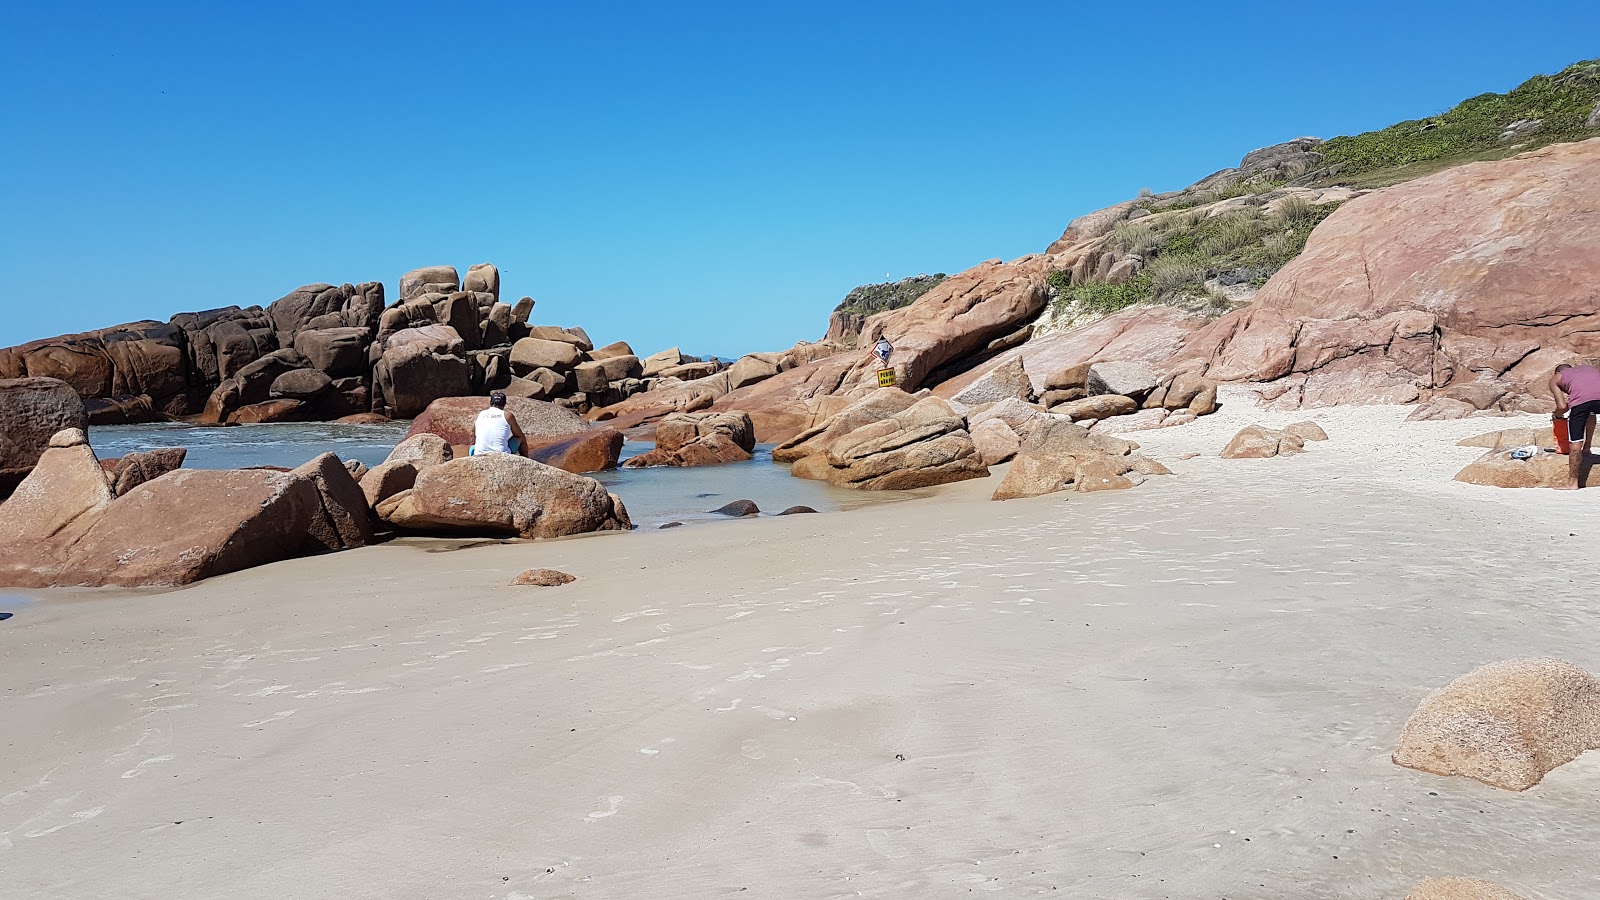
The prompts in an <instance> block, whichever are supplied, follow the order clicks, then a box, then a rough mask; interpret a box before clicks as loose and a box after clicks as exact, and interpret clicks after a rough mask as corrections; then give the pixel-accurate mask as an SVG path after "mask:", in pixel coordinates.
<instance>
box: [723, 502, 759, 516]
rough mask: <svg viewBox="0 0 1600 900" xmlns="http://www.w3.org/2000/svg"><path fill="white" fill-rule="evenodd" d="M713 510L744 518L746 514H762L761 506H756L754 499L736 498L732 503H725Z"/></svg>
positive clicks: (725, 514)
mask: <svg viewBox="0 0 1600 900" xmlns="http://www.w3.org/2000/svg"><path fill="white" fill-rule="evenodd" d="M711 511H712V512H713V513H716V514H717V515H719V516H731V517H733V518H736V519H738V518H743V517H744V516H759V515H761V507H759V506H756V504H755V501H753V500H735V501H733V502H732V503H725V504H723V505H722V506H719V507H717V508H716V509H713V510H711Z"/></svg>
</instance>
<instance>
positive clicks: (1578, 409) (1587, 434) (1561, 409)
mask: <svg viewBox="0 0 1600 900" xmlns="http://www.w3.org/2000/svg"><path fill="white" fill-rule="evenodd" d="M1550 393H1551V394H1554V395H1555V398H1556V417H1557V418H1559V417H1560V416H1561V415H1562V414H1565V415H1566V417H1567V438H1568V439H1569V440H1571V441H1572V451H1571V452H1570V453H1568V454H1567V470H1568V472H1569V473H1570V474H1571V480H1569V481H1568V482H1567V484H1566V486H1565V487H1564V488H1562V490H1567V491H1575V490H1577V489H1578V485H1579V484H1580V483H1581V482H1580V480H1579V476H1580V475H1581V474H1582V473H1583V469H1584V467H1585V465H1586V464H1587V462H1588V457H1589V454H1590V452H1592V451H1593V450H1594V427H1595V421H1596V420H1600V368H1596V367H1594V366H1586V365H1578V364H1576V363H1562V364H1561V365H1559V366H1556V371H1555V374H1553V375H1551V376H1550Z"/></svg>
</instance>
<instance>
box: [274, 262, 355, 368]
mask: <svg viewBox="0 0 1600 900" xmlns="http://www.w3.org/2000/svg"><path fill="white" fill-rule="evenodd" d="M383 303H384V301H383V283H382V282H377V281H369V282H366V283H364V284H359V285H352V284H344V285H332V284H308V285H305V286H304V287H300V288H296V289H295V290H293V291H290V292H289V293H288V294H285V295H284V296H283V297H280V298H279V299H278V300H276V301H274V302H273V303H272V305H270V306H268V307H267V317H268V318H269V319H271V320H272V327H273V329H274V330H275V331H276V332H277V335H278V346H279V347H295V348H297V349H300V350H301V351H302V352H304V348H302V347H300V341H301V336H302V335H303V334H305V333H309V332H317V331H322V330H326V329H344V328H355V329H359V330H360V331H361V332H363V333H364V334H365V336H366V340H368V341H370V340H371V339H372V336H373V334H374V333H375V332H376V330H377V327H378V318H379V316H380V315H382V313H383ZM308 355H309V354H308ZM324 371H327V370H324ZM328 374H330V375H332V374H334V373H333V372H331V371H329V372H328ZM341 374H353V373H348V372H347V373H341Z"/></svg>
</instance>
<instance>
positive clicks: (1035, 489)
mask: <svg viewBox="0 0 1600 900" xmlns="http://www.w3.org/2000/svg"><path fill="white" fill-rule="evenodd" d="M1137 446H1138V445H1137V444H1135V443H1133V442H1132V441H1126V440H1123V439H1122V438H1118V437H1112V436H1111V435H1106V434H1094V433H1091V432H1090V431H1089V430H1088V429H1087V428H1084V427H1083V426H1082V425H1076V424H1073V423H1071V422H1060V421H1057V422H1050V423H1045V424H1041V425H1040V426H1039V427H1037V428H1035V429H1034V431H1033V432H1032V433H1031V434H1030V435H1029V436H1028V437H1027V438H1026V439H1025V440H1023V442H1022V446H1021V448H1020V449H1019V450H1018V451H1017V456H1016V458H1015V459H1013V460H1012V461H1011V468H1010V469H1008V470H1007V471H1006V477H1005V478H1003V479H1001V481H1000V485H999V486H998V487H996V488H995V491H994V494H993V495H992V499H995V500H1015V499H1018V498H1022V497H1038V496H1041V495H1043V494H1052V493H1055V492H1057V491H1064V490H1074V491H1079V492H1089V491H1103V490H1124V489H1127V488H1131V487H1134V486H1135V485H1137V484H1139V483H1141V482H1142V481H1143V480H1144V476H1145V474H1165V473H1166V467H1165V466H1162V465H1161V464H1160V463H1156V462H1155V461H1154V460H1147V459H1145V458H1144V457H1141V456H1139V455H1137V454H1135V453H1134V452H1133V451H1134V449H1135V448H1136V447H1137Z"/></svg>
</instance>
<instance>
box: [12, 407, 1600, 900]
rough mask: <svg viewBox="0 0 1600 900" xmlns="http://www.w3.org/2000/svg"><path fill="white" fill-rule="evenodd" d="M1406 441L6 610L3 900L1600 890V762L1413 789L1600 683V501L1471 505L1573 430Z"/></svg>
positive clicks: (428, 555) (1179, 442)
mask: <svg viewBox="0 0 1600 900" xmlns="http://www.w3.org/2000/svg"><path fill="white" fill-rule="evenodd" d="M1406 412H1407V410H1406V409H1403V408H1392V407H1375V408H1365V409H1339V410H1329V411H1324V412H1321V413H1317V414H1314V415H1313V416H1312V417H1314V418H1316V419H1317V420H1318V421H1319V422H1321V423H1322V424H1323V426H1324V428H1325V429H1326V430H1327V431H1328V433H1329V434H1330V436H1331V437H1332V440H1330V441H1328V442H1326V443H1319V444H1314V445H1312V447H1311V448H1310V450H1309V451H1308V452H1307V453H1305V454H1304V455H1300V456H1295V457H1289V458H1280V459H1270V460H1236V461H1224V460H1220V459H1218V458H1216V456H1215V454H1216V452H1217V450H1219V449H1220V448H1221V446H1222V445H1223V444H1224V443H1225V442H1226V441H1227V439H1228V438H1229V437H1231V435H1232V434H1233V432H1234V431H1236V430H1237V429H1238V427H1240V426H1241V425H1243V424H1246V423H1248V422H1263V423H1265V424H1269V425H1282V424H1285V423H1287V422H1289V421H1294V420H1296V419H1303V418H1307V417H1308V416H1307V414H1305V413H1296V414H1278V413H1271V412H1266V411H1260V410H1254V409H1249V408H1248V407H1247V406H1246V404H1245V403H1244V402H1243V401H1242V399H1241V398H1239V397H1237V396H1236V397H1234V398H1233V402H1232V403H1230V404H1229V405H1228V407H1227V408H1225V409H1224V410H1223V411H1222V412H1220V413H1218V414H1217V415H1216V416H1212V417H1208V418H1206V419H1202V420H1201V421H1200V422H1198V423H1196V424H1194V425H1190V426H1186V427H1183V428H1178V429H1170V430H1167V431H1156V432H1144V433H1139V434H1136V435H1132V436H1131V437H1133V438H1135V439H1137V440H1139V441H1140V442H1141V443H1142V444H1144V445H1145V447H1146V448H1147V451H1148V452H1149V453H1150V454H1151V455H1153V456H1156V457H1157V458H1160V459H1163V460H1164V461H1166V462H1168V464H1169V465H1170V466H1171V467H1172V468H1173V469H1174V470H1175V471H1176V472H1177V473H1178V475H1177V477H1175V478H1158V479H1153V480H1152V481H1151V482H1149V483H1148V484H1146V485H1145V486H1143V487H1141V488H1139V489H1137V490H1133V491H1127V492H1121V493H1103V494H1090V495H1059V494H1058V495H1051V496H1045V497H1040V498H1035V499H1032V500H1017V501H1009V502H1006V503H994V502H990V501H988V500H987V496H988V492H989V491H991V490H992V489H993V485H994V484H995V483H996V481H997V479H996V478H990V479H986V480H982V481H977V482H969V483H965V484H961V485H956V486H953V487H951V488H949V489H946V490H945V491H943V492H942V493H941V494H940V495H939V496H938V497H937V498H935V499H926V500H917V501H911V502H908V503H897V504H885V505H880V506H874V507H868V508H864V509H860V510H856V511H852V512H849V513H840V514H832V515H821V516H797V517H790V518H771V519H760V520H746V521H735V522H727V523H718V524H712V525H699V526H693V527H686V528H679V529H673V530H669V531H649V532H646V531H641V532H636V533H634V534H632V535H599V536H593V537H585V538H579V539H570V540H563V541H555V542H548V543H537V544H526V543H524V544H516V543H497V542H479V543H475V542H460V541H458V542H440V541H400V542H395V543H391V544H388V545H384V546H380V547H374V548H368V549H365V550H358V551H353V552H348V553H342V554H338V555H334V556H328V557H321V558H316V559H307V560H299V561H294V562H289V563H284V564H279V565H274V566H268V567H265V568H262V569H257V570H252V571H248V572H243V573H239V574H236V575H232V576H227V577H223V578H218V579H214V580H211V581H208V582H205V583H202V584H200V585H197V586H195V587H192V588H189V589H186V590H181V591H176V592H171V593H164V594H149V595H140V594H128V593H112V592H82V593H72V594H52V595H50V596H49V597H48V598H46V599H44V600H42V601H41V602H37V603H35V604H32V605H30V606H28V607H26V608H24V609H23V610H22V611H21V612H20V613H19V614H18V615H17V616H16V617H15V618H13V619H11V620H10V621H7V622H5V623H3V624H0V676H3V678H0V680H3V682H4V689H3V690H0V721H3V722H4V723H5V737H4V742H5V743H4V746H5V751H4V754H3V755H0V869H3V870H4V872H5V873H6V874H5V877H4V878H3V879H0V896H4V897H19V898H21V897H101V896H113V897H151V898H155V897H163V898H165V897H220V896H228V897H261V898H266V897H273V898H278V897H340V898H348V897H395V898H437V897H482V898H505V900H518V898H544V897H592V898H618V897H641V898H644V897H649V898H676V897H681V898H707V897H723V896H739V897H773V898H797V897H817V898H832V897H840V898H842V897H904V898H942V897H958V896H961V897H965V896H969V895H971V894H973V893H991V894H994V895H998V896H1006V897H1015V896H1035V895H1045V896H1068V897H1132V898H1162V897H1174V898H1187V897H1230V898H1244V897H1262V898H1265V897H1308V898H1321V897H1326V898H1334V897H1340V898H1344V897H1372V898H1381V897H1394V898H1398V897H1402V896H1404V894H1405V893H1406V891H1407V890H1408V889H1409V887H1410V886H1412V885H1414V884H1415V883H1417V882H1418V881H1420V880H1422V879H1423V878H1425V877H1428V876H1430V875H1472V876H1477V877H1483V878H1487V879H1489V880H1492V881H1496V882H1499V883H1501V884H1504V885H1506V886H1507V887H1509V888H1511V889H1513V890H1516V891H1518V892H1519V893H1521V894H1523V895H1525V896H1529V897H1565V898H1576V897H1583V896H1593V895H1596V894H1600V867H1597V866H1596V864H1595V862H1594V849H1593V846H1594V845H1593V837H1594V835H1595V834H1596V833H1600V804H1597V803H1596V797H1597V796H1600V756H1597V755H1596V754H1593V753H1591V754H1589V755H1587V756H1585V757H1581V758H1580V759H1578V760H1577V761H1576V762H1573V763H1571V764H1569V765H1567V766H1565V767H1563V768H1560V769H1558V770H1556V771H1555V772H1553V773H1551V774H1550V775H1549V776H1548V777H1547V778H1546V779H1545V780H1544V782H1543V783H1542V784H1540V785H1538V786H1536V787H1535V788H1533V789H1532V790H1530V791H1528V792H1526V793H1523V794H1514V793H1509V792H1505V791H1499V790H1496V789H1493V788H1489V787H1486V786H1484V785H1481V784H1478V783H1475V782H1471V781H1467V780H1464V779H1446V778H1439V777H1435V776H1430V775H1425V774H1423V773H1420V772H1415V771H1411V770H1407V769H1402V768H1399V767H1396V766H1394V765H1393V764H1391V763H1390V761H1389V753H1390V752H1391V750H1392V749H1393V747H1394V741H1395V737H1396V736H1397V734H1398V732H1399V729H1400V727H1401V725H1402V724H1403V723H1404V721H1405V719H1406V717H1407V716H1409V715H1410V714H1411V712H1412V711H1413V710H1414V709H1415V707H1416V705H1417V702H1418V701H1419V700H1420V699H1421V697H1422V696H1423V695H1424V694H1426V693H1427V692H1428V691H1430V690H1432V689H1435V688H1437V687H1439V686H1441V685H1443V684H1445V683H1446V682H1448V681H1449V680H1450V679H1452V678H1454V677H1455V676H1457V675H1460V674H1462V673H1464V672H1467V671H1469V670H1470V669H1472V668H1474V667H1476V666H1478V665H1480V664H1482V663H1485V662H1488V661H1491V660H1497V659H1504V658H1508V657H1514V656H1522V655H1554V656H1560V657H1563V658H1566V659H1569V660H1571V661H1573V662H1575V663H1577V664H1579V665H1582V666H1584V667H1586V668H1588V669H1589V670H1591V671H1600V649H1597V645H1596V643H1595V641H1594V636H1595V635H1596V634H1597V633H1600V610H1597V604H1596V600H1597V594H1596V590H1595V588H1594V585H1593V584H1592V583H1591V582H1589V581H1585V580H1582V576H1583V575H1584V574H1585V573H1584V572H1583V570H1581V569H1580V568H1578V567H1577V566H1576V565H1575V564H1574V560H1575V558H1576V557H1577V556H1578V554H1580V553H1587V554H1589V555H1591V556H1592V553H1593V548H1594V547H1595V546H1596V541H1597V539H1600V494H1597V493H1595V492H1580V493H1578V494H1567V495H1562V494H1559V493H1558V492H1551V491H1503V490H1496V489H1493V488H1480V487H1474V486H1469V485H1463V484H1458V483H1455V482H1452V481H1450V477H1451V475H1453V474H1454V472H1455V471H1456V470H1457V469H1459V468H1460V467H1461V466H1462V465H1464V464H1465V463H1466V462H1467V461H1468V460H1470V459H1472V458H1473V457H1474V456H1476V455H1477V453H1478V452H1480V451H1476V450H1471V449H1462V448H1456V447H1454V446H1453V444H1454V441H1455V440H1456V439H1458V438H1460V437H1464V436H1467V435H1470V434H1476V433H1479V432H1482V431H1487V430H1491V429H1494V428H1499V427H1511V426H1513V425H1525V424H1541V422H1542V421H1544V420H1541V419H1540V418H1539V417H1521V418H1510V419H1480V420H1474V421H1469V422H1442V423H1441V422H1429V423H1402V422H1401V420H1402V419H1403V417H1404V415H1405V413H1406ZM1188 451H1200V452H1202V453H1204V454H1206V455H1203V456H1201V457H1198V458H1195V459H1191V460H1186V461H1180V460H1178V459H1177V457H1178V456H1179V455H1180V454H1182V453H1184V452H1188ZM533 566H549V567H553V568H557V569H561V570H563V571H566V572H570V573H572V574H574V575H577V576H578V577H579V579H580V580H579V581H578V582H577V583H575V584H572V585H568V586H565V587H559V588H510V587H507V586H506V583H507V582H508V581H509V580H510V579H511V578H512V577H513V576H514V575H515V574H516V573H518V572H519V571H521V570H523V569H526V568H530V567H533Z"/></svg>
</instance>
